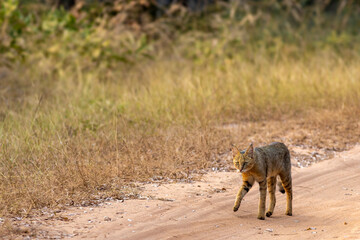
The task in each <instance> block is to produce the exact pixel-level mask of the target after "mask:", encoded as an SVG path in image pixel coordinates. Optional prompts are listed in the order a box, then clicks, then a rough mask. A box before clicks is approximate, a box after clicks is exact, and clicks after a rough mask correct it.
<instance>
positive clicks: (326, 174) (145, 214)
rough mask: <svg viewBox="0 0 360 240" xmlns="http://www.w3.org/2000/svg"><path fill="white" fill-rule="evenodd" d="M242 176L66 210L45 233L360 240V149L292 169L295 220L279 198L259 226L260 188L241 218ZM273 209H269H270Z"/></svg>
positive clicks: (155, 188) (156, 188)
mask: <svg viewBox="0 0 360 240" xmlns="http://www.w3.org/2000/svg"><path fill="white" fill-rule="evenodd" d="M240 179H241V178H240V174H239V173H235V172H230V173H229V172H225V173H222V172H218V173H209V174H207V175H206V176H204V178H203V180H202V181H199V182H195V183H191V184H189V183H176V184H162V185H157V184H149V185H146V186H145V191H144V192H143V193H142V195H143V196H152V197H153V198H154V199H157V200H154V199H145V200H125V201H124V202H110V203H107V204H105V205H103V206H101V207H96V208H77V209H73V210H68V211H67V213H66V214H67V216H68V217H69V218H70V219H71V221H53V222H51V223H50V225H48V226H47V227H46V228H45V229H44V230H46V231H49V229H51V231H50V232H49V234H55V235H56V234H60V233H62V236H65V237H66V236H72V237H73V238H74V239H244V238H248V239H270V238H271V239H332V238H338V239H360V147H359V146H358V147H356V148H354V149H352V150H351V151H348V152H343V153H341V154H339V155H338V156H336V157H335V158H333V159H331V160H327V161H323V162H320V163H318V164H315V165H313V166H311V167H309V168H302V169H300V168H293V184H294V187H293V188H294V203H293V216H292V217H290V216H286V215H285V214H284V213H285V195H283V194H281V193H280V192H277V193H276V197H277V205H276V208H275V212H274V215H273V216H272V217H270V218H266V219H265V220H264V221H261V220H258V219H257V218H256V216H257V207H258V198H259V191H258V187H257V186H254V187H253V188H252V189H251V191H250V192H249V194H248V195H247V196H246V197H245V199H244V201H243V202H242V205H241V207H240V209H239V211H238V212H236V213H234V212H232V206H233V201H234V198H235V195H236V192H237V190H238V188H239V187H240V186H241V180H240ZM267 203H268V202H267Z"/></svg>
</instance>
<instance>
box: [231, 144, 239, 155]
mask: <svg viewBox="0 0 360 240" xmlns="http://www.w3.org/2000/svg"><path fill="white" fill-rule="evenodd" d="M239 153H240V151H239V149H238V148H237V147H236V146H235V145H232V154H233V157H235V156H236V155H238V154H239Z"/></svg>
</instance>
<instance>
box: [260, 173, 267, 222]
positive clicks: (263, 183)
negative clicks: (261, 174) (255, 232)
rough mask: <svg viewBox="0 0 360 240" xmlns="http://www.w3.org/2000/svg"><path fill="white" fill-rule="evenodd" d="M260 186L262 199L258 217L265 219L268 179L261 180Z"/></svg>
mask: <svg viewBox="0 0 360 240" xmlns="http://www.w3.org/2000/svg"><path fill="white" fill-rule="evenodd" d="M259 187H260V201H259V213H258V219H260V220H264V219H265V203H266V189H267V182H266V179H264V180H263V181H261V182H259Z"/></svg>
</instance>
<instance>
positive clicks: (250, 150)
mask: <svg viewBox="0 0 360 240" xmlns="http://www.w3.org/2000/svg"><path fill="white" fill-rule="evenodd" d="M245 155H246V156H248V157H250V158H253V157H254V147H253V143H250V146H249V147H248V149H246V152H245Z"/></svg>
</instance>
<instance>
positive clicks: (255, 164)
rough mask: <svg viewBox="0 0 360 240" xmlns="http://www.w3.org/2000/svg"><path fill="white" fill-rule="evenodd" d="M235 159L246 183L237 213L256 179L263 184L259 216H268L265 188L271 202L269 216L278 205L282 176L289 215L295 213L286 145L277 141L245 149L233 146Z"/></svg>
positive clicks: (243, 186) (281, 188) (237, 198)
mask: <svg viewBox="0 0 360 240" xmlns="http://www.w3.org/2000/svg"><path fill="white" fill-rule="evenodd" d="M233 162H234V165H235V167H236V168H237V169H239V170H240V172H241V173H242V180H243V184H242V187H241V188H240V190H239V192H238V194H237V196H236V200H235V205H234V209H233V210H234V212H236V211H237V210H238V209H239V207H240V203H241V200H242V199H243V198H244V196H245V195H246V194H247V192H248V191H249V190H250V189H251V187H252V186H253V185H254V183H255V181H257V182H258V183H259V186H260V202H259V212H258V217H257V218H258V219H261V220H264V219H265V202H266V188H268V189H269V195H270V204H269V210H268V211H267V212H266V216H267V217H270V216H271V215H272V214H273V212H274V208H275V202H276V199H275V188H276V180H277V177H278V176H279V177H280V179H281V183H280V182H279V187H280V189H279V190H280V192H282V193H285V192H286V213H285V214H286V215H289V216H291V215H292V184H291V162H290V152H289V149H288V148H287V147H286V146H285V144H283V143H281V142H274V143H271V144H269V145H267V146H262V147H257V148H253V144H252V143H251V144H250V146H249V147H248V149H247V150H246V151H239V149H238V148H236V147H234V148H233Z"/></svg>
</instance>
